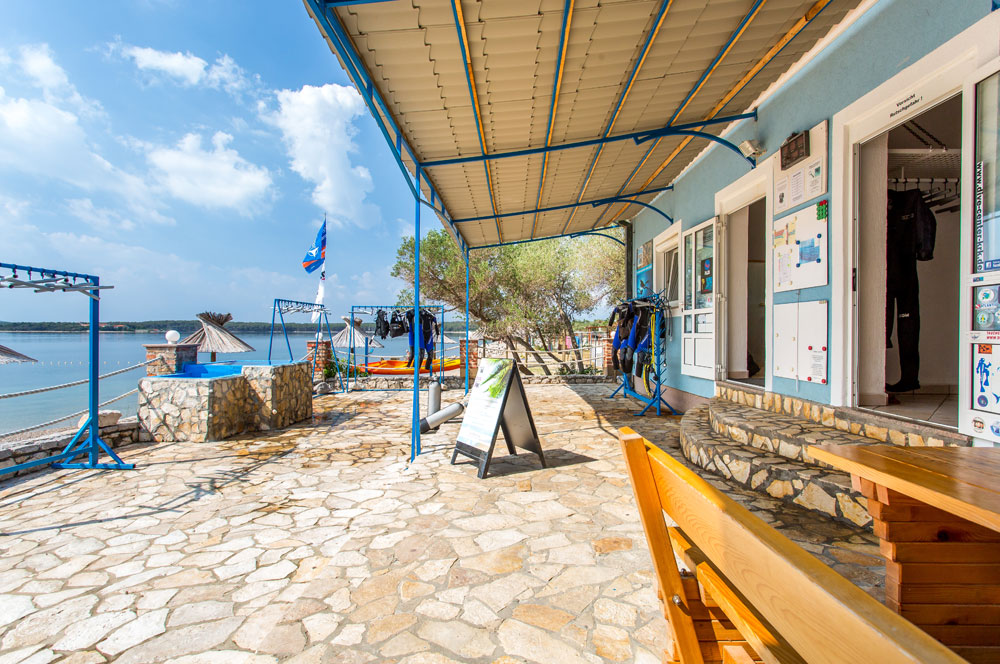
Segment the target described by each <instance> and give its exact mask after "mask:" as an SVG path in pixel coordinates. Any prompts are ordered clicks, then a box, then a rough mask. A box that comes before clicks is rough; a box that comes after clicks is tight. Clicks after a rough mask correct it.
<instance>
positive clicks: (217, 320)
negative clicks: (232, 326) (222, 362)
mask: <svg viewBox="0 0 1000 664" xmlns="http://www.w3.org/2000/svg"><path fill="white" fill-rule="evenodd" d="M232 319H233V315H232V314H217V313H214V312H212V311H205V312H202V313H200V314H198V320H200V321H201V329H200V330H198V331H197V332H195V333H194V334H192V335H191V336H189V337H188V338H186V339H184V340H183V341H181V343H182V344H198V352H199V353H211V354H212V356H211V361H212V362H215V354H216V353H251V352H253V351H254V347H253V346H251V345H250V344H248V343H246V342H245V341H243V340H242V339H240V338H239V337H237V336H236V335H235V334H233V333H232V332H230V331H229V330H227V329H225V328H224V327H223V326H224V325H225V324H226V323H228V322H229V321H231V320H232Z"/></svg>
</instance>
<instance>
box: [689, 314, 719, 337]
mask: <svg viewBox="0 0 1000 664" xmlns="http://www.w3.org/2000/svg"><path fill="white" fill-rule="evenodd" d="M694 331H695V332H698V333H704V332H714V331H715V327H714V316H713V315H712V314H698V315H697V316H695V320H694Z"/></svg>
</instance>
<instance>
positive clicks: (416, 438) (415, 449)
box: [410, 164, 423, 461]
mask: <svg viewBox="0 0 1000 664" xmlns="http://www.w3.org/2000/svg"><path fill="white" fill-rule="evenodd" d="M415 176H416V182H415V183H414V184H415V185H416V186H415V187H414V189H415V190H416V194H415V195H414V197H413V354H414V356H415V357H414V359H416V360H419V357H420V354H419V353H418V352H417V346H418V345H419V344H420V342H421V341H422V340H423V337H422V336H421V333H420V176H421V172H420V165H419V164H418V165H417V167H416V172H415ZM410 426H411V430H410V461H413V460H414V459H416V458H417V455H419V454H420V362H419V361H417V362H414V363H413V418H412V422H411V424H410Z"/></svg>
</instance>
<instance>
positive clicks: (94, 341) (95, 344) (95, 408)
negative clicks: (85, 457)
mask: <svg viewBox="0 0 1000 664" xmlns="http://www.w3.org/2000/svg"><path fill="white" fill-rule="evenodd" d="M94 285H95V286H98V285H100V282H99V280H98V279H94ZM90 294H91V295H93V296H94V297H93V298H92V299H91V300H90V367H89V370H90V371H89V373H90V375H89V376H88V377H89V378H90V382H89V384H88V387H89V388H90V389H89V390H88V392H89V401H90V465H91V466H96V465H97V453H98V450H99V448H98V443H97V441H99V440H100V439H101V436H100V433H101V420H100V405H101V399H100V384H101V381H100V379H99V378H98V376H99V375H100V366H101V311H100V306H101V300H100V298H99V296H100V294H101V291H99V290H93V291H91V292H90Z"/></svg>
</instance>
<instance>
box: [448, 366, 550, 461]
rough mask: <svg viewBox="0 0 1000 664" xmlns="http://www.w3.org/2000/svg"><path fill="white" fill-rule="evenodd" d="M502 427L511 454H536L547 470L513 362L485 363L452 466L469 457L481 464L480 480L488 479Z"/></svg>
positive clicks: (463, 420) (460, 432) (526, 400)
mask: <svg viewBox="0 0 1000 664" xmlns="http://www.w3.org/2000/svg"><path fill="white" fill-rule="evenodd" d="M501 427H502V428H503V438H504V442H506V443H507V451H508V452H509V453H510V454H517V452H516V450H515V448H516V447H520V448H521V449H524V450H528V451H529V452H534V453H535V454H537V455H538V458H539V460H540V461H541V462H542V468H545V455H544V454H543V453H542V443H541V441H540V440H539V439H538V432H537V430H536V429H535V420H534V419H533V418H532V417H531V408H530V407H529V406H528V398H527V396H526V395H525V393H524V385H523V384H522V383H521V376H520V375H519V374H518V373H517V369H516V368H515V366H514V361H513V360H504V359H496V358H487V359H482V360H480V361H479V372H478V373H477V375H476V383H475V385H473V386H472V392H471V393H470V395H469V407H468V408H466V409H465V416H464V417H463V419H462V428H461V429H460V430H459V432H458V440H457V442H456V443H455V451H454V452H453V453H452V455H451V462H452V463H455V460H456V459H457V458H458V455H459V454H461V455H462V456H466V457H469V458H470V459H473V460H474V461H476V462H477V463H478V464H479V478H480V479H482V478H484V477H486V473H487V472H489V468H490V459H491V458H492V456H493V448H494V447H495V446H496V442H497V432H498V431H499V430H500V429H501Z"/></svg>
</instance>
